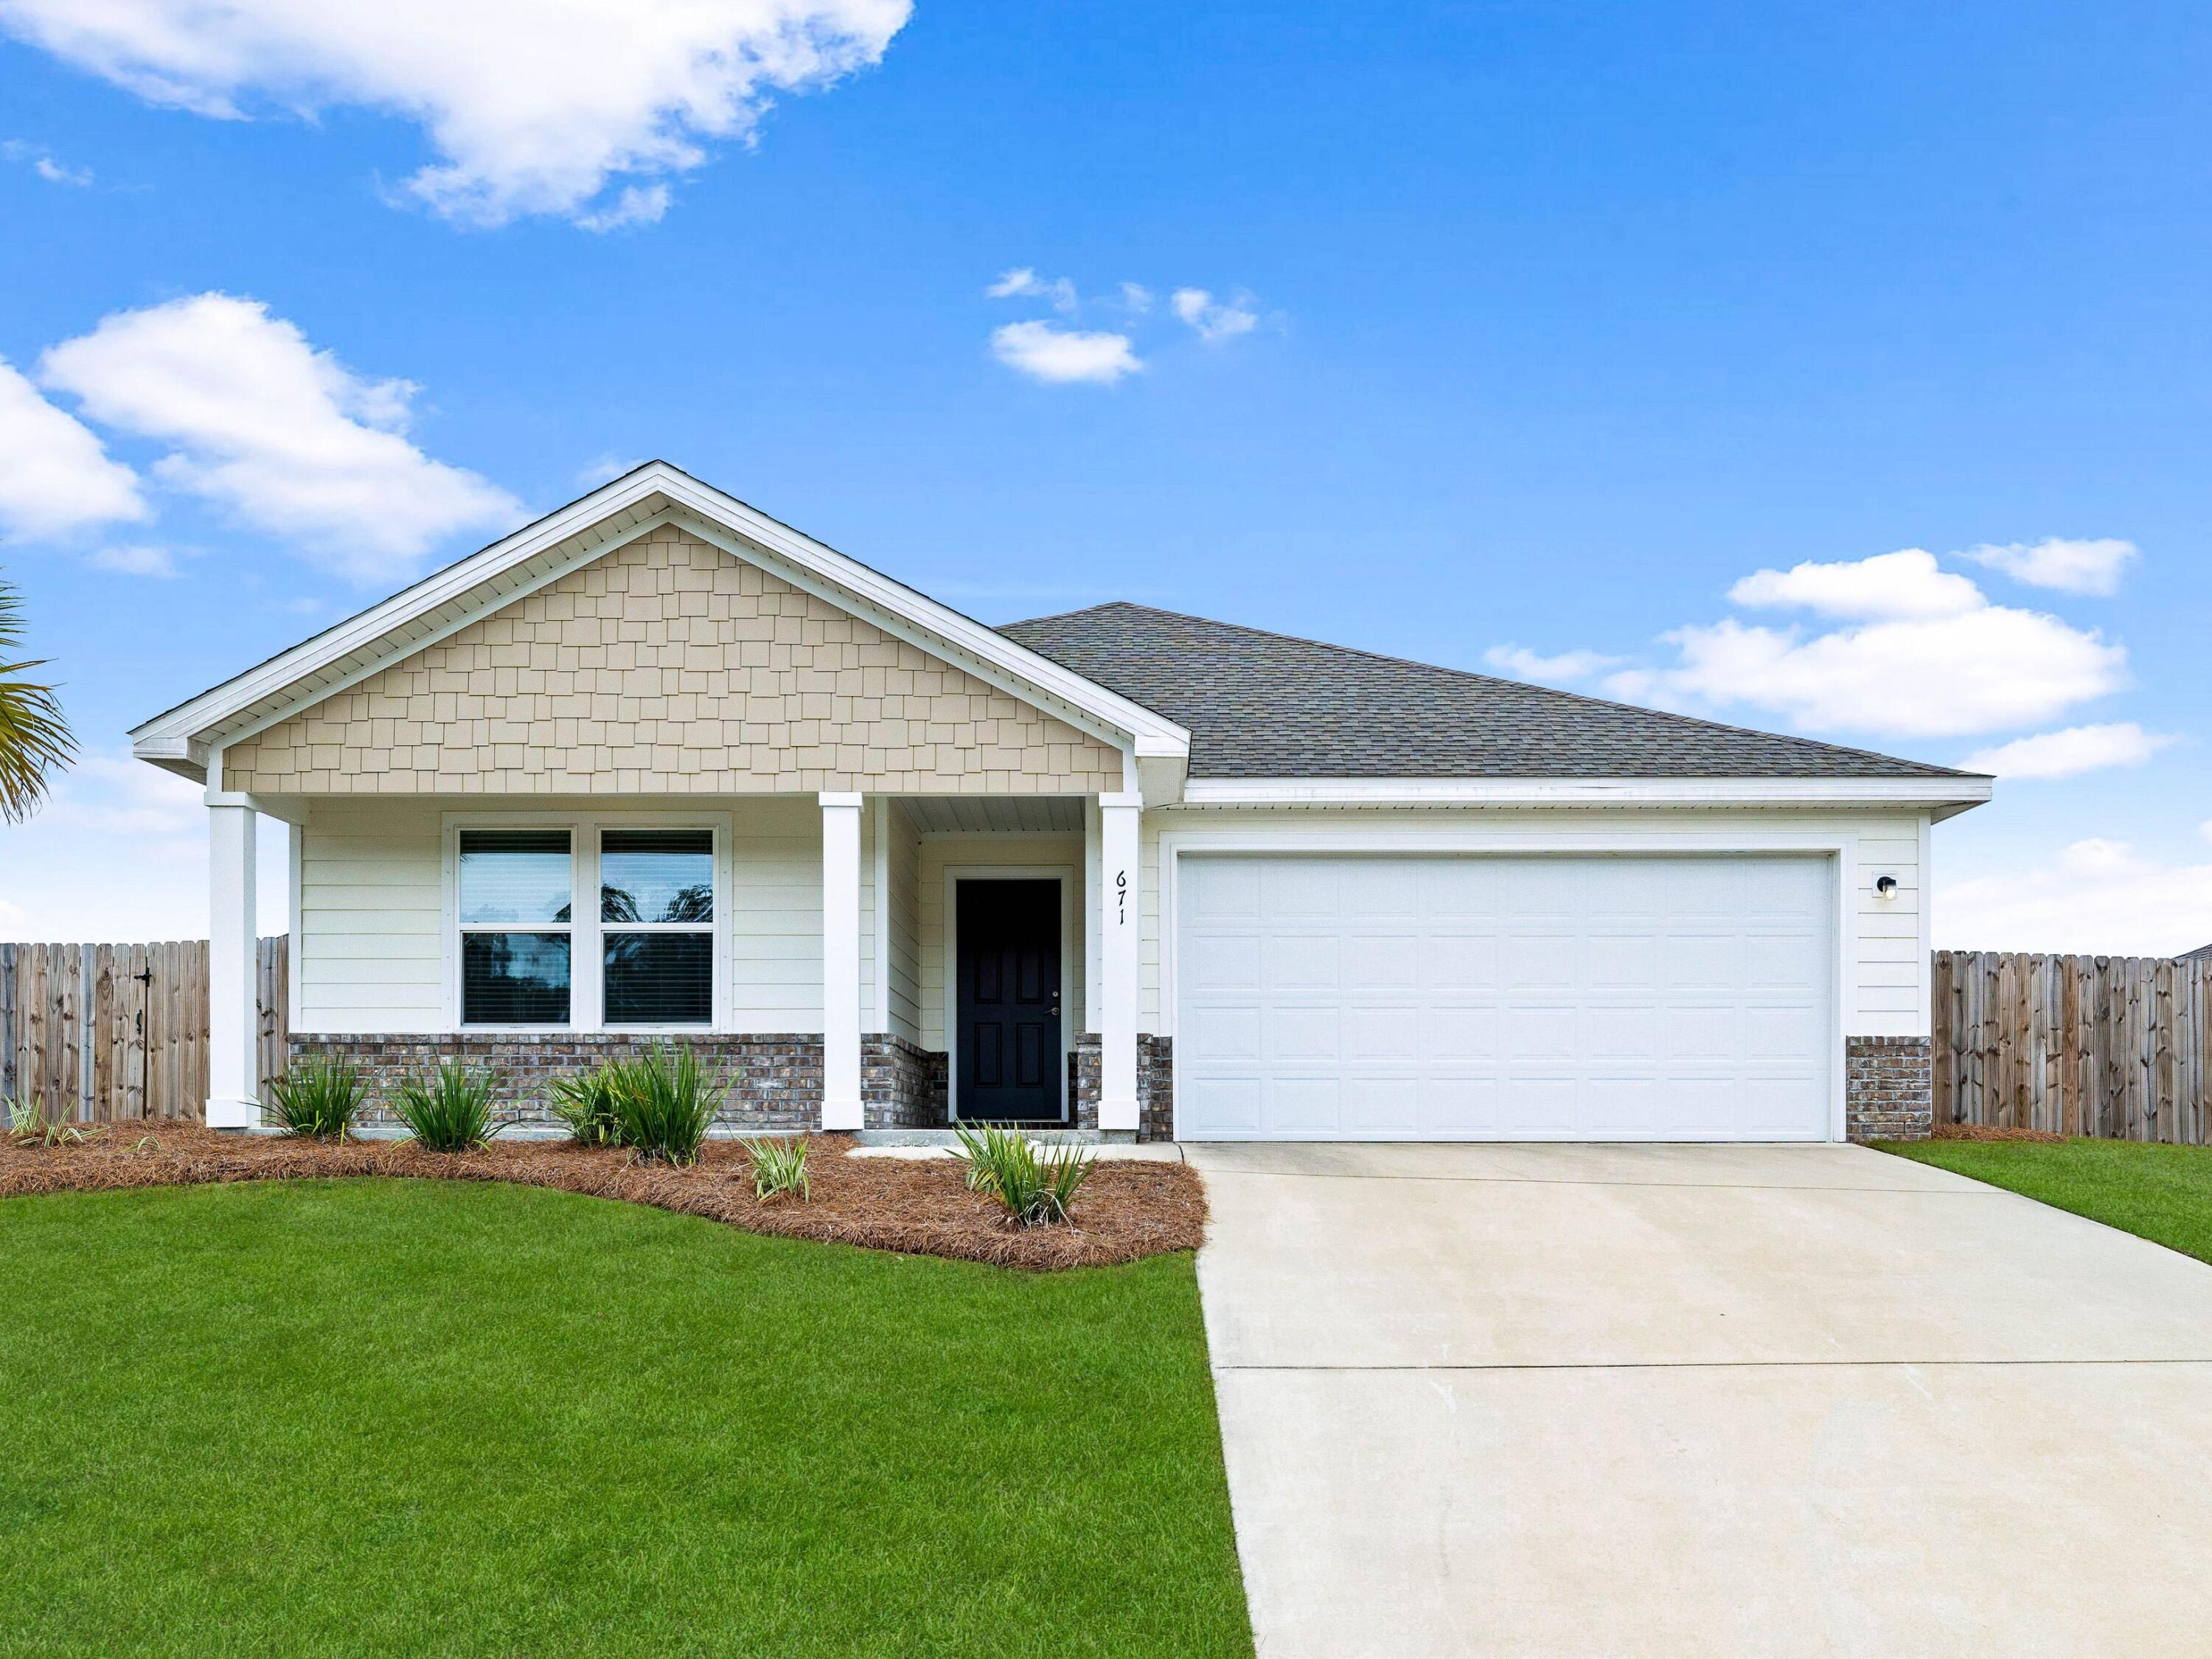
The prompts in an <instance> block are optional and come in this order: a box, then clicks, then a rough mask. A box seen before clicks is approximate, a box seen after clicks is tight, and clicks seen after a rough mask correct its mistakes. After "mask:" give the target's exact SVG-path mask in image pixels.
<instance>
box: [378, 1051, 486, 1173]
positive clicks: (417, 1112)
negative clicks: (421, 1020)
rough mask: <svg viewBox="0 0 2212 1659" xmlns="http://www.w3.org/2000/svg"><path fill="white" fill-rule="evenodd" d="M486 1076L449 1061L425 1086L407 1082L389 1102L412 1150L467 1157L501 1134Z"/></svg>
mask: <svg viewBox="0 0 2212 1659" xmlns="http://www.w3.org/2000/svg"><path fill="white" fill-rule="evenodd" d="M493 1086H494V1085H493V1082H492V1075H491V1073H489V1072H472V1071H471V1070H470V1069H469V1068H468V1067H467V1066H464V1065H462V1064H461V1063H460V1061H459V1060H447V1062H446V1063H445V1064H444V1065H442V1066H440V1067H439V1068H438V1069H437V1071H436V1072H435V1073H433V1074H432V1075H431V1076H430V1077H429V1078H428V1079H427V1080H425V1079H421V1078H409V1079H406V1080H405V1081H404V1082H403V1083H402V1084H401V1085H399V1089H398V1093H397V1094H395V1095H394V1096H393V1097H392V1112H393V1113H394V1115H397V1116H398V1119H399V1121H401V1122H402V1123H404V1124H405V1125H406V1126H407V1132H408V1133H410V1134H411V1135H413V1136H414V1137H415V1141H416V1145H417V1146H422V1147H424V1148H426V1149H427V1150H428V1151H430V1152H470V1151H472V1150H474V1149H475V1148H477V1147H478V1146H483V1144H484V1143H485V1142H486V1141H488V1140H489V1139H491V1138H492V1136H494V1135H495V1134H496V1133H499V1128H500V1127H501V1126H498V1125H495V1124H494V1123H493V1122H492V1117H491V1101H492V1089H493Z"/></svg>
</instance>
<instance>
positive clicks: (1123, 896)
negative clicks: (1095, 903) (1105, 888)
mask: <svg viewBox="0 0 2212 1659" xmlns="http://www.w3.org/2000/svg"><path fill="white" fill-rule="evenodd" d="M1114 925H1115V927H1127V926H1128V925H1129V872H1127V870H1116V871H1115V872H1114Z"/></svg>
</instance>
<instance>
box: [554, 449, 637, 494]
mask: <svg viewBox="0 0 2212 1659" xmlns="http://www.w3.org/2000/svg"><path fill="white" fill-rule="evenodd" d="M645 462H646V458H645V457H644V456H642V455H632V456H629V457H627V458H625V457H623V456H621V455H617V454H616V453H614V452H613V451H612V450H609V451H608V452H607V453H605V454H603V455H599V456H595V457H593V458H592V459H591V460H589V461H586V463H585V464H584V465H582V466H580V467H579V468H577V469H576V476H575V477H574V479H573V480H572V481H571V482H572V483H574V487H575V488H576V489H586V490H589V489H598V488H599V486H600V485H601V484H603V483H613V482H614V481H615V480H616V479H617V478H619V477H622V475H623V473H625V472H635V471H637V469H638V468H640V467H641V466H643V465H645Z"/></svg>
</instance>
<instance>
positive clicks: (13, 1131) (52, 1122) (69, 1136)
mask: <svg viewBox="0 0 2212 1659" xmlns="http://www.w3.org/2000/svg"><path fill="white" fill-rule="evenodd" d="M7 1106H8V1139H10V1140H12V1141H14V1142H15V1143H16V1144H17V1145H18V1146H64V1145H67V1144H70V1143H73V1142H76V1141H82V1140H89V1139H91V1138H92V1135H88V1134H87V1133H85V1132H84V1131H83V1130H82V1129H80V1128H78V1127H76V1124H74V1123H72V1122H70V1120H69V1118H68V1117H67V1116H65V1115H64V1109H63V1108H61V1107H59V1106H57V1107H55V1108H54V1109H53V1111H52V1113H51V1114H48V1113H43V1112H41V1111H40V1110H39V1103H38V1102H36V1101H34V1100H10V1101H9V1102H8V1103H7ZM98 1133H100V1131H99V1130H97V1129H94V1131H93V1132H92V1134H98Z"/></svg>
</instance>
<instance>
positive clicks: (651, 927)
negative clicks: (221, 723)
mask: <svg viewBox="0 0 2212 1659" xmlns="http://www.w3.org/2000/svg"><path fill="white" fill-rule="evenodd" d="M1140 810H1141V808H1140V804H1139V798H1138V796H1137V795H1136V794H1134V793H1126V794H1124V793H1092V794H1085V795H1077V794H1057V795H1055V794H1018V795H1016V794H1009V795H1003V796H1000V795H984V794H963V795H933V794H916V793H872V792H866V791H831V792H817V793H813V794H811V795H801V794H798V793H774V794H765V793H763V794H744V795H732V796H695V795H659V796H636V795H624V796H621V797H618V798H612V799H610V798H607V797H578V798H574V799H565V800H564V799H557V798H542V797H541V798H536V799H527V798H526V799H487V798H485V797H483V796H482V795H471V796H467V797H448V798H442V799H436V798H434V799H420V798H417V799H404V800H394V799H388V798H375V799H364V798H362V796H361V795H358V794H354V793H337V794H330V795H319V796H317V795H306V794H289V795H281V796H279V795H259V794H253V795H245V796H237V795H234V796H230V797H228V798H223V797H222V796H221V795H220V793H219V792H216V791H210V801H209V813H210V848H211V852H212V860H211V870H212V874H211V919H210V920H211V927H210V975H211V985H212V997H211V1005H210V1013H211V1017H212V1019H211V1024H212V1030H211V1041H210V1099H209V1102H208V1121H209V1122H210V1125H211V1126H214V1127H241V1128H242V1127H251V1126H252V1125H255V1124H258V1122H259V1121H260V1119H261V1113H260V1108H259V1104H258V1102H257V1101H256V1100H255V1099H254V1098H253V1097H252V1096H253V1086H254V1085H253V1079H254V1076H255V1070H254V1067H255V1051H254V1047H253V1042H254V1027H255V1016H254V991H253V981H252V963H253V939H254V933H255V913H254V904H253V901H252V895H253V894H254V893H255V891H256V888H257V880H256V878H257V873H258V872H256V870H255V868H254V861H255V854H254V849H255V844H256V839H257V836H256V829H257V823H258V818H259V817H260V816H261V815H262V814H264V813H268V814H270V815H272V816H275V817H279V818H281V819H283V821H284V822H285V823H286V824H287V826H288V836H287V846H288V853H289V870H288V872H287V874H288V883H287V885H288V890H289V910H290V918H289V931H290V932H291V934H292V936H293V939H294V940H295V946H294V949H293V951H292V953H291V963H292V966H291V973H292V983H291V986H290V987H289V991H290V1001H291V1006H292V1009H293V1011H294V1012H293V1018H292V1029H293V1033H294V1035H293V1036H292V1038H291V1052H292V1053H293V1054H308V1053H313V1054H342V1055H343V1056H345V1057H347V1058H348V1059H349V1060H353V1061H354V1062H355V1063H356V1064H357V1065H358V1066H360V1067H361V1068H362V1070H363V1071H364V1073H367V1074H368V1077H369V1078H370V1079H371V1081H372V1084H373V1085H388V1084H390V1083H392V1082H394V1081H396V1080H397V1079H398V1078H400V1077H402V1076H406V1075H414V1074H420V1073H423V1072H426V1071H428V1070H429V1069H431V1068H432V1067H433V1066H435V1065H437V1064H438V1063H440V1062H441V1061H442V1060H450V1059H455V1058H458V1059H460V1060H464V1061H465V1062H467V1063H469V1064H471V1065H477V1066H489V1068H491V1069H492V1070H493V1071H494V1072H495V1073H496V1074H497V1075H498V1078H499V1080H500V1091H501V1100H502V1104H503V1105H504V1106H505V1107H506V1108H507V1109H509V1110H510V1111H512V1112H517V1113H520V1115H522V1116H523V1117H525V1118H526V1119H539V1118H542V1119H545V1120H547V1121H550V1085H551V1083H552V1082H553V1080H554V1079H556V1078H558V1077H559V1076H561V1075H562V1074H564V1073H573V1072H575V1071H579V1070H581V1069H585V1068H586V1067H588V1066H592V1065H593V1064H596V1063H597V1062H598V1061H599V1060H602V1059H605V1058H607V1057H610V1056H615V1055H623V1054H635V1053H636V1052H638V1051H640V1050H641V1049H642V1048H646V1047H647V1046H649V1045H651V1044H653V1043H656V1042H684V1043H686V1044H688V1045H689V1046H690V1048H692V1049H693V1050H694V1052H696V1053H697V1054H699V1055H700V1056H701V1058H702V1060H703V1061H705V1062H706V1064H707V1065H708V1068H709V1071H710V1073H714V1074H717V1075H720V1076H723V1077H726V1079H728V1082H729V1085H730V1092H729V1095H728V1097H727V1101H726V1112H725V1122H726V1127H728V1128H729V1129H730V1130H732V1131H733V1132H740V1133H753V1132H759V1131H767V1130H783V1131H793V1130H800V1131H803V1130H813V1129H823V1130H839V1131H851V1130H861V1129H876V1130H898V1129H923V1128H935V1127H945V1126H946V1125H948V1124H950V1123H953V1122H959V1121H999V1122H1009V1123H1021V1124H1030V1125H1037V1126H1051V1127H1068V1128H1075V1129H1096V1130H1098V1131H1100V1132H1103V1133H1104V1134H1105V1135H1106V1136H1108V1137H1109V1138H1112V1139H1121V1138H1138V1137H1139V1136H1140V1135H1141V1136H1144V1137H1146V1138H1166V1137H1168V1136H1170V1134H1171V1133H1172V1127H1171V1123H1170V1111H1169V1105H1168V1094H1169V1083H1168V1066H1167V1064H1166V1054H1165V1052H1164V1044H1162V1043H1161V1042H1158V1041H1156V1040H1155V1039H1153V1038H1152V1037H1150V1036H1144V1037H1140V1036H1139V1032H1138V1029H1137V1027H1138V1024H1139V998H1140V993H1139V974H1140V971H1141V969H1140V952H1139V945H1138V940H1139V933H1140V926H1141V923H1140V918H1141V915H1142V906H1141V891H1140V887H1139V881H1140V866H1139V855H1138V848H1139V839H1138V823H1139V813H1140Z"/></svg>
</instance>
